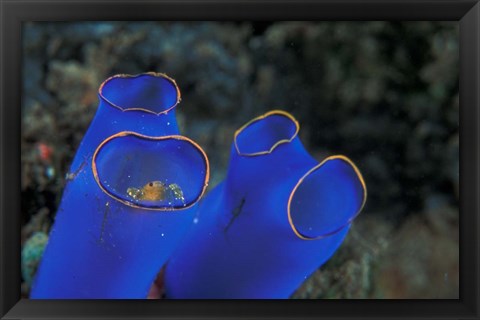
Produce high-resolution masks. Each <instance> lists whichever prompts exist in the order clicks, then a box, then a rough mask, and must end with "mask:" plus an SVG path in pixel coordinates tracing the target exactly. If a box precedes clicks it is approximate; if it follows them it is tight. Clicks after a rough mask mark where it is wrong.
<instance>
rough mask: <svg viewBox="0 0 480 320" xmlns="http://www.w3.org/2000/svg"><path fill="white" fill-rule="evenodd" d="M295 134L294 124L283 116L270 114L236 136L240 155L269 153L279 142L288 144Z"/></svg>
mask: <svg viewBox="0 0 480 320" xmlns="http://www.w3.org/2000/svg"><path fill="white" fill-rule="evenodd" d="M296 132H297V125H296V123H295V122H294V121H293V120H292V119H291V118H289V117H287V116H285V115H283V114H271V115H268V116H266V117H265V118H261V119H259V120H256V121H253V122H252V123H250V124H248V125H247V126H246V127H245V128H243V130H241V131H240V132H239V133H238V135H237V136H236V140H235V142H236V145H237V148H238V151H239V153H240V154H255V153H264V152H270V151H272V149H273V148H274V147H275V146H276V145H277V144H279V143H281V142H288V141H289V140H291V139H292V138H293V137H294V136H295V134H296Z"/></svg>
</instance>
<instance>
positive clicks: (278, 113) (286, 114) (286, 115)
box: [233, 110, 300, 157]
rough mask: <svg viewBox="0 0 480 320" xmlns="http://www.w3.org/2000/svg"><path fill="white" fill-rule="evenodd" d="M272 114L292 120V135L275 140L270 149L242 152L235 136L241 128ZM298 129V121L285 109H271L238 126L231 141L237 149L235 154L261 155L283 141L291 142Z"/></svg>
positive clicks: (267, 152) (283, 142) (269, 151)
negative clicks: (293, 127)
mask: <svg viewBox="0 0 480 320" xmlns="http://www.w3.org/2000/svg"><path fill="white" fill-rule="evenodd" d="M273 115H278V116H284V117H286V118H288V119H289V120H291V121H292V122H293V124H294V125H295V132H294V133H293V135H292V136H291V137H290V138H289V139H282V140H279V141H277V142H276V143H275V144H274V145H273V146H272V147H271V148H270V150H267V151H259V152H253V153H242V152H241V151H240V148H239V147H238V143H237V137H238V135H239V134H240V133H242V131H243V130H245V129H246V128H247V127H249V126H250V125H252V124H253V123H255V122H258V121H260V120H263V119H265V118H267V117H269V116H273ZM299 131H300V125H299V124H298V121H297V120H296V119H295V118H294V117H293V116H292V115H291V114H290V113H288V112H286V111H283V110H273V111H269V112H267V113H265V114H263V115H261V116H259V117H257V118H254V119H252V120H250V121H249V122H247V123H246V124H244V125H243V126H242V127H240V129H238V130H237V131H235V134H234V138H233V142H234V145H235V150H236V151H237V154H238V155H240V156H245V157H255V156H261V155H266V154H270V153H272V152H273V151H274V150H275V149H276V148H277V147H278V146H280V145H282V144H285V143H290V142H292V140H293V139H295V137H296V136H297V135H298V132H299Z"/></svg>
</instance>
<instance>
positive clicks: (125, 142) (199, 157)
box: [94, 135, 208, 210]
mask: <svg viewBox="0 0 480 320" xmlns="http://www.w3.org/2000/svg"><path fill="white" fill-rule="evenodd" d="M94 164H95V165H94V166H95V168H96V169H95V170H96V172H97V181H98V183H99V184H101V186H102V187H103V189H104V191H105V192H107V193H108V194H110V195H111V196H113V197H114V198H116V199H118V200H120V201H122V202H128V203H129V204H133V205H135V206H139V207H145V208H151V209H159V210H161V209H165V210H169V209H175V208H183V207H187V206H189V205H191V204H192V203H194V202H196V201H197V200H198V199H199V197H200V196H201V195H202V193H203V191H204V187H205V184H206V179H208V163H207V160H206V158H205V156H204V154H203V152H202V151H201V149H199V148H198V147H197V146H195V145H194V144H193V143H191V142H190V141H188V140H182V139H176V138H173V137H167V138H162V139H161V140H156V139H151V138H147V137H141V136H136V135H126V136H120V137H115V138H113V139H110V140H108V141H107V142H106V143H105V144H103V145H102V146H101V147H100V149H99V150H98V152H97V154H96V157H95V159H94Z"/></svg>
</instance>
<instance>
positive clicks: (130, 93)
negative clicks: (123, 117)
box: [98, 72, 180, 114]
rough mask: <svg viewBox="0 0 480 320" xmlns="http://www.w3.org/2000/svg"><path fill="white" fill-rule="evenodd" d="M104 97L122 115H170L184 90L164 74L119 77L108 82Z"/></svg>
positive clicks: (102, 96)
mask: <svg viewBox="0 0 480 320" xmlns="http://www.w3.org/2000/svg"><path fill="white" fill-rule="evenodd" d="M98 93H99V95H100V97H101V98H102V99H103V100H105V101H106V102H108V103H109V104H110V105H111V106H113V107H116V108H119V109H121V110H122V111H130V110H136V111H144V112H149V113H154V114H161V113H166V112H168V111H169V110H171V109H173V108H174V107H175V106H176V105H177V103H178V102H180V90H179V89H178V87H177V84H176V83H175V81H174V80H173V79H171V78H169V77H168V76H166V75H164V74H161V73H153V72H149V73H142V74H139V75H116V76H113V77H111V78H108V79H107V80H105V82H103V83H102V85H101V86H100V89H99V92H98Z"/></svg>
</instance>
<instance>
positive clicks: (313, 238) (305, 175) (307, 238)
mask: <svg viewBox="0 0 480 320" xmlns="http://www.w3.org/2000/svg"><path fill="white" fill-rule="evenodd" d="M334 159H341V160H343V161H345V162H347V163H348V164H349V165H350V166H352V168H353V170H354V171H355V173H356V175H357V177H358V179H359V180H360V184H361V185H362V188H363V200H362V205H361V206H360V208H359V209H358V210H357V212H356V213H355V214H354V215H353V216H352V217H351V218H350V219H348V220H347V222H346V223H345V224H344V225H342V226H341V227H339V228H337V229H335V230H333V231H330V232H328V233H326V234H322V235H320V236H317V237H308V236H306V235H303V234H302V233H301V232H300V231H299V230H298V229H297V228H296V227H295V224H294V223H293V220H292V215H291V212H290V206H291V203H292V199H293V196H294V195H295V192H296V191H297V189H298V187H299V186H300V185H301V184H302V182H303V181H304V180H305V179H306V178H307V177H308V176H309V175H310V174H311V173H312V172H314V171H316V170H317V169H319V168H320V167H322V166H323V165H324V164H325V163H326V162H327V161H329V160H334ZM366 201H367V186H366V184H365V180H364V179H363V176H362V174H361V173H360V170H358V168H357V166H356V165H355V164H354V163H353V162H352V160H350V159H349V158H347V157H346V156H343V155H335V156H330V157H327V158H325V159H324V160H323V161H322V162H320V163H319V164H317V165H316V166H314V167H313V168H312V169H310V170H308V172H307V173H305V174H304V175H303V177H301V178H300V179H299V180H298V182H297V184H296V185H295V187H294V188H293V189H292V192H291V193H290V196H289V198H288V203H287V215H288V223H289V224H290V227H291V228H292V230H293V232H294V233H295V235H296V236H297V237H299V238H300V239H302V240H317V239H322V238H325V237H328V236H330V235H332V234H335V233H337V232H338V231H340V230H341V229H343V228H344V227H345V226H346V225H348V224H349V223H351V222H352V221H353V220H354V219H355V218H356V217H357V216H358V215H359V214H360V212H361V211H362V209H363V207H364V206H365V202H366Z"/></svg>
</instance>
